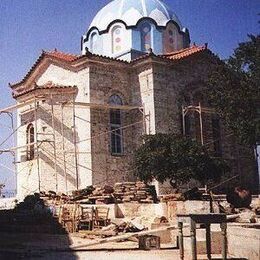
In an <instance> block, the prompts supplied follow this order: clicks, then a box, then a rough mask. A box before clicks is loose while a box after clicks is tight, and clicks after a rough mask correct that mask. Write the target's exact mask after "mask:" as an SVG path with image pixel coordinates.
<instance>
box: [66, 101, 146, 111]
mask: <svg viewBox="0 0 260 260" xmlns="http://www.w3.org/2000/svg"><path fill="white" fill-rule="evenodd" d="M73 104H74V105H75V106H77V107H82V108H83V107H87V108H100V109H120V110H134V109H140V108H142V107H139V106H127V105H122V106H112V105H109V104H97V103H85V102H74V103H73V102H68V103H67V104H65V105H64V106H73Z"/></svg>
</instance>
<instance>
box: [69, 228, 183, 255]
mask: <svg viewBox="0 0 260 260" xmlns="http://www.w3.org/2000/svg"><path fill="white" fill-rule="evenodd" d="M187 226H188V225H184V226H183V227H187ZM174 229H177V225H173V226H169V227H164V228H158V229H153V230H146V231H141V232H135V233H128V234H124V235H120V236H115V237H110V238H105V239H99V240H98V241H94V242H89V243H86V244H82V245H79V246H72V247H70V249H72V250H77V249H83V248H86V247H90V246H95V245H101V244H106V243H109V242H116V241H121V240H126V239H129V238H131V237H139V236H143V235H150V234H156V233H158V232H162V231H167V230H174Z"/></svg>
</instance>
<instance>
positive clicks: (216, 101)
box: [209, 35, 260, 146]
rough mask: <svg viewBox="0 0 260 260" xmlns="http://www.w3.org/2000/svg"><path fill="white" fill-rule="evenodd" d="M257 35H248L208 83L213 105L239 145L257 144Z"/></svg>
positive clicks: (259, 74) (259, 100) (259, 43)
mask: <svg viewBox="0 0 260 260" xmlns="http://www.w3.org/2000/svg"><path fill="white" fill-rule="evenodd" d="M259 83H260V35H258V36H253V35H249V41H247V42H244V43H240V44H239V46H238V48H237V49H235V51H234V54H233V55H232V56H231V57H230V58H229V59H228V60H227V62H226V63H225V64H224V63H219V64H218V65H217V67H216V70H215V71H213V72H212V74H211V77H210V81H209V97H210V101H211V103H212V105H213V106H214V107H215V108H216V109H217V111H218V113H219V114H220V115H221V117H222V118H223V119H224V121H225V123H226V124H227V126H228V127H229V128H230V129H231V130H232V131H233V133H234V134H235V136H237V137H238V138H239V140H240V143H242V144H248V145H252V146H254V145H255V144H256V143H257V142H259V141H260V115H259V108H260V86H259Z"/></svg>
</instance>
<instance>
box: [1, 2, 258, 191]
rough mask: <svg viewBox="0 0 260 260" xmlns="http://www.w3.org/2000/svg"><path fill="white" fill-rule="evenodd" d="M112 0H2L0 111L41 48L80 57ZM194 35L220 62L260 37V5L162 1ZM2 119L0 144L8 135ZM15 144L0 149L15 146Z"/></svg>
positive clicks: (8, 178) (8, 177)
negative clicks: (92, 25) (84, 40)
mask: <svg viewBox="0 0 260 260" xmlns="http://www.w3.org/2000/svg"><path fill="white" fill-rule="evenodd" d="M109 2H110V0H0V108H4V107H6V106H9V105H11V104H13V103H15V101H14V100H13V99H12V96H11V92H10V89H9V87H8V83H9V82H10V83H14V82H17V81H19V80H21V79H22V77H23V76H24V75H25V74H26V73H27V72H28V70H29V69H30V67H31V66H32V64H33V63H34V62H35V60H36V59H37V58H38V56H39V55H40V53H41V51H42V49H44V50H53V49H54V48H57V49H59V50H61V51H65V52H69V53H75V54H79V53H80V40H81V36H82V35H83V34H84V33H85V32H86V31H87V29H88V26H89V24H90V23H91V21H92V19H93V18H94V16H95V14H96V13H97V12H98V10H99V9H101V8H102V7H103V6H104V5H106V4H107V3H109ZM164 2H166V3H167V4H168V5H169V6H170V7H171V8H172V10H173V11H174V12H175V13H176V14H177V16H178V17H179V19H180V21H181V22H182V24H183V26H184V27H187V28H188V29H189V31H190V35H191V41H192V42H195V43H196V44H198V45H199V44H204V43H208V45H209V48H210V49H211V50H212V51H213V52H214V53H215V54H217V55H219V56H220V58H222V59H225V58H227V57H229V56H230V55H231V54H232V52H233V50H234V49H235V48H236V47H237V46H238V43H239V42H243V41H246V40H247V34H257V33H258V34H259V25H260V24H258V21H259V20H260V16H259V15H258V14H259V13H260V1H259V0H164ZM8 127H10V119H9V118H8V116H6V115H0V144H1V142H2V140H4V139H5V138H6V137H7V136H8V135H9V134H10V133H11V129H10V128H8ZM12 142H13V140H12V139H10V141H9V142H7V143H6V145H4V146H0V149H2V148H7V147H8V146H12V145H13V143H12ZM11 161H12V156H11V155H0V183H1V182H5V184H6V189H8V190H9V189H14V188H15V174H14V173H13V172H12V171H11V170H10V169H7V168H4V167H3V165H5V167H8V168H11V169H13V167H14V166H13V165H12V163H11Z"/></svg>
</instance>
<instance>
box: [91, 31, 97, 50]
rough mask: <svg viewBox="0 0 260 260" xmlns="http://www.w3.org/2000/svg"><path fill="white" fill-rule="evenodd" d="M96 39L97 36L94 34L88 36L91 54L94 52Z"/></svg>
mask: <svg viewBox="0 0 260 260" xmlns="http://www.w3.org/2000/svg"><path fill="white" fill-rule="evenodd" d="M97 39H98V34H97V33H96V32H94V33H92V34H91V36H90V51H91V52H96V49H97Z"/></svg>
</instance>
